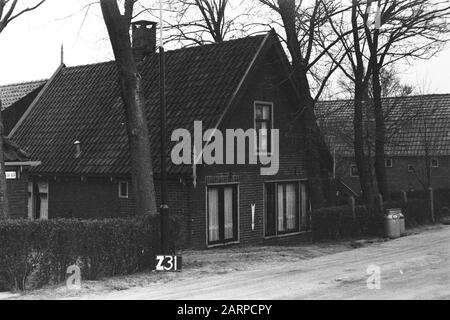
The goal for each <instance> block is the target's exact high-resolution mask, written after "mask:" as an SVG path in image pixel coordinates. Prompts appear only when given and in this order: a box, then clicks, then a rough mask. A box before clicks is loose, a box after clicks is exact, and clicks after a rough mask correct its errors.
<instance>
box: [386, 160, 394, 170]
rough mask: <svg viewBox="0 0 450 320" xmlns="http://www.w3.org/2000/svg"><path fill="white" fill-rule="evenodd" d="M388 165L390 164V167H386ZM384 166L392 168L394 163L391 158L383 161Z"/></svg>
mask: <svg viewBox="0 0 450 320" xmlns="http://www.w3.org/2000/svg"><path fill="white" fill-rule="evenodd" d="M388 163H390V165H388ZM384 166H385V167H386V168H392V167H393V166H394V162H393V161H392V159H391V158H387V159H384Z"/></svg>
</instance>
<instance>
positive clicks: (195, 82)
mask: <svg viewBox="0 0 450 320" xmlns="http://www.w3.org/2000/svg"><path fill="white" fill-rule="evenodd" d="M264 39H266V36H255V37H248V38H243V39H238V40H233V41H228V42H224V43H220V44H213V45H205V46H200V47H192V48H185V49H180V50H174V51H169V52H167V55H166V61H167V76H166V84H167V90H166V92H167V127H168V132H169V133H171V132H172V130H174V129H176V128H187V129H191V128H192V127H193V122H194V120H202V121H203V127H204V128H211V127H214V126H215V125H216V123H217V121H218V120H219V118H220V116H221V114H222V112H223V110H224V109H225V107H226V106H227V104H228V103H229V102H230V100H231V98H232V97H233V94H234V92H235V90H236V89H237V88H238V86H239V83H240V82H241V80H242V79H243V77H244V75H245V74H246V71H247V69H248V68H249V67H250V65H251V63H252V61H253V59H254V58H255V56H256V53H257V52H258V49H259V48H260V47H261V45H262V44H263V43H264ZM142 76H143V81H144V92H145V96H146V99H147V108H148V109H147V114H148V126H149V131H150V136H151V145H152V152H153V165H154V169H155V172H158V171H159V163H160V158H159V143H160V135H159V57H158V54H155V55H154V56H152V57H151V58H149V59H147V60H146V62H145V65H144V67H143V72H142ZM49 81H50V82H49V84H48V85H47V87H46V88H44V89H43V92H42V95H41V96H40V98H39V99H38V100H37V102H36V104H35V105H33V106H32V107H31V108H30V110H29V114H28V115H27V116H26V117H24V119H23V121H22V122H21V123H20V125H19V126H18V127H17V128H16V129H17V130H13V132H12V139H13V140H14V141H15V142H17V143H18V144H19V145H21V146H23V148H24V149H25V150H26V151H27V152H28V153H29V154H30V155H31V156H32V158H33V159H35V160H39V161H41V162H42V165H41V166H39V167H37V168H36V169H35V170H37V172H39V173H48V174H128V173H129V171H130V157H129V150H128V139H127V134H126V127H125V114H124V109H123V104H122V100H121V96H120V89H119V85H118V77H117V71H116V65H115V63H114V62H106V63H100V64H94V65H85V66H77V67H70V68H66V67H63V68H62V69H61V70H60V71H58V72H57V73H56V74H55V76H54V78H53V79H51V80H49ZM169 137H170V135H169ZM77 140H78V141H80V142H81V148H82V154H81V157H79V158H75V157H74V153H75V152H74V142H75V141H77ZM169 150H170V148H169ZM169 159H170V153H169V155H168V170H169V173H171V174H176V173H185V172H189V171H188V170H190V167H186V166H174V165H172V163H171V162H170V161H169Z"/></svg>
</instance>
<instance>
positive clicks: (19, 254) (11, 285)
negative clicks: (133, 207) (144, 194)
mask: <svg viewBox="0 0 450 320" xmlns="http://www.w3.org/2000/svg"><path fill="white" fill-rule="evenodd" d="M172 224H173V222H172ZM159 225H160V219H159V217H155V218H150V217H148V218H142V219H107V220H48V221H43V220H39V221H29V220H7V221H0V289H2V288H1V287H3V289H7V290H25V289H33V288H38V287H41V286H43V285H46V284H57V283H60V282H62V281H64V280H65V278H66V270H67V267H69V266H70V265H74V264H76V265H78V266H79V267H80V268H81V275H82V278H83V279H87V280H95V279H98V278H100V277H107V276H115V275H125V274H131V273H134V272H138V271H141V270H144V269H148V268H152V267H154V265H153V264H154V255H155V254H156V253H157V251H158V250H159V239H160V238H159ZM172 230H173V229H172Z"/></svg>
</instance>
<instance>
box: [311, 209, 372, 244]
mask: <svg viewBox="0 0 450 320" xmlns="http://www.w3.org/2000/svg"><path fill="white" fill-rule="evenodd" d="M370 221H371V217H370V214H369V212H368V210H367V208H366V207H365V206H356V207H355V219H353V216H352V210H351V207H350V206H337V207H325V208H321V209H317V210H314V211H313V212H312V236H313V240H314V241H317V240H323V239H337V238H340V237H352V236H357V235H361V234H366V233H368V232H369V226H370Z"/></svg>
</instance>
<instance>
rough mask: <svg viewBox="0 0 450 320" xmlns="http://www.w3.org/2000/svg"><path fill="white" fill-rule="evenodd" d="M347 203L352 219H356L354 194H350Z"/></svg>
mask: <svg viewBox="0 0 450 320" xmlns="http://www.w3.org/2000/svg"><path fill="white" fill-rule="evenodd" d="M348 204H349V205H350V209H351V211H352V219H353V221H355V220H356V200H355V197H354V196H350V198H349V199H348Z"/></svg>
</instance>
